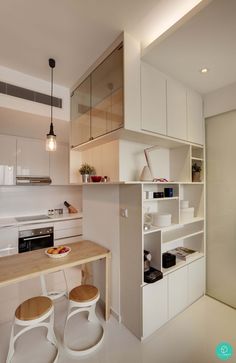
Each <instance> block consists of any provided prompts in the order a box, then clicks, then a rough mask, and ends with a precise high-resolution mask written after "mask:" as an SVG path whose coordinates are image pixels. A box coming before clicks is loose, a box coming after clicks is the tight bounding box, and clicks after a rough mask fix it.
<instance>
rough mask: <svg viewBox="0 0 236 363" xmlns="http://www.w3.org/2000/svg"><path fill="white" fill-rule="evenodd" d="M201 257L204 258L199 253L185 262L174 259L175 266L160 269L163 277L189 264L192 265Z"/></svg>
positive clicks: (202, 254)
mask: <svg viewBox="0 0 236 363" xmlns="http://www.w3.org/2000/svg"><path fill="white" fill-rule="evenodd" d="M202 257H204V253H202V252H199V253H198V254H197V255H195V256H193V257H189V259H188V260H187V261H184V260H180V259H179V258H176V265H174V266H172V267H169V268H162V272H163V276H165V275H168V274H169V273H171V272H174V271H176V270H178V269H179V268H181V267H183V266H186V265H189V264H190V263H192V262H194V261H196V260H198V259H199V258H202Z"/></svg>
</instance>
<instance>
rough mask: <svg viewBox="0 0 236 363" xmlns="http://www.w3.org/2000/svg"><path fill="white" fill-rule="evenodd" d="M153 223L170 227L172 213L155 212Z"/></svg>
mask: <svg viewBox="0 0 236 363" xmlns="http://www.w3.org/2000/svg"><path fill="white" fill-rule="evenodd" d="M153 225H154V226H157V227H168V226H170V225H171V214H161V213H154V214H153Z"/></svg>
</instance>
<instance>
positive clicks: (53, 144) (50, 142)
mask: <svg viewBox="0 0 236 363" xmlns="http://www.w3.org/2000/svg"><path fill="white" fill-rule="evenodd" d="M48 63H49V67H50V68H51V123H50V130H49V134H47V139H46V150H47V151H56V149H57V141H56V135H55V134H54V130H53V68H55V65H56V62H55V59H52V58H50V59H49V60H48Z"/></svg>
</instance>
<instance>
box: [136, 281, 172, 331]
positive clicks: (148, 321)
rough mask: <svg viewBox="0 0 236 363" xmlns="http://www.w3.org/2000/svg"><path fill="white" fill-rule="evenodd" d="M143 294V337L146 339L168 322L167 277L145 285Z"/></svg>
mask: <svg viewBox="0 0 236 363" xmlns="http://www.w3.org/2000/svg"><path fill="white" fill-rule="evenodd" d="M142 293H143V337H147V336H148V335H150V334H152V333H153V332H154V331H155V330H157V329H158V328H160V327H161V326H162V325H163V324H165V322H167V320H168V289H167V277H164V278H163V279H162V280H160V281H157V282H155V283H153V284H148V285H145V286H144V287H143V289H142Z"/></svg>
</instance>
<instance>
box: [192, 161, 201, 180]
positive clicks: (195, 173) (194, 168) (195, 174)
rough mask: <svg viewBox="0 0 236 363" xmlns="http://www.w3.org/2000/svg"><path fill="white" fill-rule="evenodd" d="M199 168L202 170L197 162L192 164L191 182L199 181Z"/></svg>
mask: <svg viewBox="0 0 236 363" xmlns="http://www.w3.org/2000/svg"><path fill="white" fill-rule="evenodd" d="M201 170H202V168H201V166H200V165H198V164H197V163H194V164H193V165H192V181H193V182H200V181H201V177H200V173H201Z"/></svg>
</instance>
